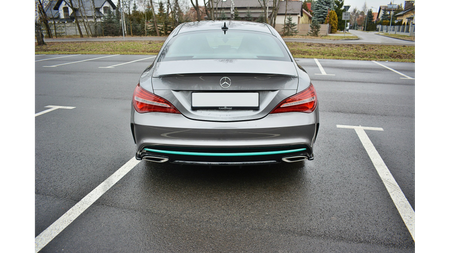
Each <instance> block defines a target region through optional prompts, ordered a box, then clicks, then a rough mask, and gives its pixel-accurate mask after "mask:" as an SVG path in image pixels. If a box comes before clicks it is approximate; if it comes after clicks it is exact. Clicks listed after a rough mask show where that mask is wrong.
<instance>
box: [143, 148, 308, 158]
mask: <svg viewBox="0 0 450 253" xmlns="http://www.w3.org/2000/svg"><path fill="white" fill-rule="evenodd" d="M144 149H145V150H147V151H150V152H154V153H161V154H169V155H191V156H259V155H279V154H287V153H294V152H300V151H305V150H306V148H299V149H290V150H280V151H266V152H243V153H206V152H183V151H169V150H159V149H151V148H144Z"/></svg>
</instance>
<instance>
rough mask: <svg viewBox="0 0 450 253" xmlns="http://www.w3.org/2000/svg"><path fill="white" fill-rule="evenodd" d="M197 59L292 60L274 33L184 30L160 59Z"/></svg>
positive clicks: (167, 47) (163, 52) (165, 49)
mask: <svg viewBox="0 0 450 253" xmlns="http://www.w3.org/2000/svg"><path fill="white" fill-rule="evenodd" d="M195 59H266V60H279V61H290V57H289V55H288V53H287V51H286V49H285V48H284V47H283V45H282V44H281V42H280V41H278V39H277V38H276V37H274V36H273V35H271V34H265V33H258V32H249V31H236V30H235V31H232V30H228V31H227V33H226V34H224V32H223V31H222V30H219V31H205V32H195V33H182V34H179V35H177V36H176V37H174V38H173V39H172V40H171V41H170V42H169V43H168V44H167V46H166V47H165V48H164V49H163V51H162V52H161V57H160V59H159V61H174V60H195Z"/></svg>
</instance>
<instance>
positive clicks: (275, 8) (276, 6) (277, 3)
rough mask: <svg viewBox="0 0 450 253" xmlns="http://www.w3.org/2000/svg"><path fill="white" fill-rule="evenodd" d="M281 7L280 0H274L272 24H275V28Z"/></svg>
mask: <svg viewBox="0 0 450 253" xmlns="http://www.w3.org/2000/svg"><path fill="white" fill-rule="evenodd" d="M286 3H287V1H286ZM279 8H280V0H273V5H272V15H271V16H270V23H269V24H270V25H271V26H273V28H275V25H276V23H277V15H278V9H279ZM286 10H287V5H286Z"/></svg>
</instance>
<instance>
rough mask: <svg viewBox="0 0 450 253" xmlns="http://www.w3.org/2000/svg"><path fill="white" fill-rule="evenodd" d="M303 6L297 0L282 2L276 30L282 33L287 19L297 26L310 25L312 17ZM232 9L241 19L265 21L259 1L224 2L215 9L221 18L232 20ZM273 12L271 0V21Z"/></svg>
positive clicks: (225, 0)
mask: <svg viewBox="0 0 450 253" xmlns="http://www.w3.org/2000/svg"><path fill="white" fill-rule="evenodd" d="M302 4H303V2H302V1H296V0H288V1H280V2H279V5H278V12H277V18H276V20H275V29H276V30H277V31H281V30H282V29H283V26H284V23H285V19H286V18H287V17H291V18H292V21H293V22H294V23H295V24H310V23H311V19H312V15H311V14H310V13H309V12H308V11H306V10H303V8H302ZM232 5H233V7H232ZM232 8H233V9H234V13H236V12H237V13H238V14H239V17H240V18H245V17H248V16H250V18H251V20H252V21H257V20H258V19H264V14H265V12H264V9H263V7H262V6H261V4H260V2H259V1H258V0H233V1H232V0H222V1H221V2H220V3H219V4H218V5H217V8H215V9H216V10H217V11H218V15H219V16H224V17H225V18H227V19H231V12H232V11H231V10H232ZM273 12H274V8H273V1H272V0H269V1H267V18H269V19H270V17H271V16H272V13H273ZM234 13H233V14H234Z"/></svg>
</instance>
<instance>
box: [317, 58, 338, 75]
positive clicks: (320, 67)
mask: <svg viewBox="0 0 450 253" xmlns="http://www.w3.org/2000/svg"><path fill="white" fill-rule="evenodd" d="M314 61H315V62H316V64H317V67H319V70H320V73H321V74H317V73H316V75H320V76H334V74H327V72H325V69H323V67H322V64H320V62H319V60H317V59H314Z"/></svg>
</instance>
